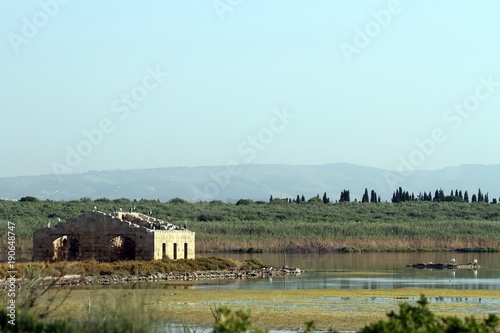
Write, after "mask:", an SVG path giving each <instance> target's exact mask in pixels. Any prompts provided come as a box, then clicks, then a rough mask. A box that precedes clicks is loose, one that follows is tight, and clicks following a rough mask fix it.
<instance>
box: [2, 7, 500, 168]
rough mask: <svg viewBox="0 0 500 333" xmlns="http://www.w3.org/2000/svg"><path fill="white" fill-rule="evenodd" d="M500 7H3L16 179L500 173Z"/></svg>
mask: <svg viewBox="0 0 500 333" xmlns="http://www.w3.org/2000/svg"><path fill="white" fill-rule="evenodd" d="M499 10H500V3H499V2H496V1H493V0H490V1H483V2H481V3H469V2H460V3H459V5H457V3H456V1H453V2H452V1H451V0H446V1H441V2H438V3H435V2H418V3H414V2H407V1H395V0H389V1H379V0H376V1H372V0H370V1H368V0H362V1H361V0H360V1H348V0H342V1H326V0H324V1H315V2H310V1H305V0H302V1H299V0H297V1H284V0H278V1H273V2H264V1H262V0H261V1H253V2H247V1H227V0H213V1H205V2H179V1H159V0H153V1H148V2H139V1H126V2H122V1H118V0H112V1H107V2H104V3H96V2H77V1H68V0H39V1H30V2H19V1H16V0H6V1H2V2H1V3H0V22H2V24H0V35H1V36H3V38H1V39H0V57H1V59H2V61H0V71H1V72H2V75H1V76H0V101H1V103H0V114H1V118H0V119H1V120H2V124H3V125H4V126H3V128H2V132H1V134H0V140H1V144H0V154H1V156H2V162H1V163H0V177H2V178H5V177H15V176H36V175H47V174H54V173H55V174H66V173H71V174H74V173H81V172H87V171H90V170H96V171H105V170H115V169H123V170H133V169H151V168H162V167H182V166H186V167H197V166H231V165H244V164H285V165H324V164H336V163H350V164H354V165H360V166H367V167H375V168H381V169H384V170H395V171H404V170H407V169H413V170H437V169H443V168H446V167H453V166H459V165H464V164H482V165H500V154H498V151H500V142H498V140H495V139H496V137H495V135H496V133H497V132H498V130H497V127H498V123H499V121H500V114H499V113H498V106H499V105H500V72H499V69H498V59H500V43H498V40H499V37H500V22H499V21H498V19H497V17H496V14H497V13H498V12H499Z"/></svg>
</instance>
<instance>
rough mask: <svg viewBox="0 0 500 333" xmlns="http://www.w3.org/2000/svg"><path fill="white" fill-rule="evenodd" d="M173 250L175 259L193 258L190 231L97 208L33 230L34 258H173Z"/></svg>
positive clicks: (41, 259) (192, 241)
mask: <svg viewBox="0 0 500 333" xmlns="http://www.w3.org/2000/svg"><path fill="white" fill-rule="evenodd" d="M120 217H121V216H120ZM163 244H165V249H164V248H163V247H164V245H163ZM174 244H177V245H176V246H175V248H176V250H177V253H175V251H174ZM185 244H187V245H185ZM185 249H187V252H186V253H185ZM163 250H165V251H163ZM175 254H177V255H176V257H177V259H182V258H189V259H194V233H193V232H191V231H187V230H175V231H166V230H151V229H148V228H145V227H143V226H140V225H139V224H136V223H133V222H130V221H126V220H122V219H121V218H119V217H118V215H117V216H116V217H115V216H111V215H107V214H104V213H101V212H91V213H87V214H84V215H81V216H79V217H77V218H74V219H71V220H68V221H67V222H63V223H59V224H57V225H55V226H53V227H51V228H44V229H41V230H38V231H36V232H35V233H34V234H33V260H35V261H47V260H48V261H52V260H85V259H96V260H99V261H110V260H127V259H135V260H153V259H161V258H163V257H165V256H167V257H169V258H171V259H174V257H175Z"/></svg>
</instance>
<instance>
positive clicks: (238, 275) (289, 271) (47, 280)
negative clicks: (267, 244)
mask: <svg viewBox="0 0 500 333" xmlns="http://www.w3.org/2000/svg"><path fill="white" fill-rule="evenodd" d="M303 272H304V271H302V270H301V269H299V268H295V267H294V268H289V267H286V266H285V267H283V268H281V269H277V268H273V267H264V268H260V269H251V270H231V271H197V272H170V273H153V274H147V275H120V274H110V275H101V276H84V275H65V276H62V277H44V278H42V284H43V285H50V284H53V286H57V287H65V286H71V287H76V286H85V285H117V284H127V283H138V282H162V281H201V280H223V279H225V280H228V279H252V278H268V277H284V276H292V275H294V276H296V275H300V274H302V273H303ZM24 282H27V281H25V280H24V279H17V280H16V283H18V284H19V285H21V286H22V285H23V284H24ZM7 283H8V281H7V280H4V281H3V283H2V285H4V284H7Z"/></svg>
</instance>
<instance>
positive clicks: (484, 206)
mask: <svg viewBox="0 0 500 333" xmlns="http://www.w3.org/2000/svg"><path fill="white" fill-rule="evenodd" d="M367 193H368V192H367ZM398 193H400V194H399V195H396V197H399V198H401V197H406V193H405V192H404V191H403V192H400V191H399V190H398ZM436 194H437V199H436V200H435V201H425V200H422V201H411V200H410V201H400V202H397V203H391V202H378V200H377V202H364V203H361V202H349V201H344V202H338V203H332V202H330V199H329V198H328V197H327V196H326V195H324V196H323V198H321V197H320V196H317V197H313V198H311V199H308V200H305V198H304V200H302V198H300V197H299V196H297V200H298V201H296V200H291V199H272V200H270V201H267V202H262V201H260V202H259V201H257V202H254V201H252V200H249V199H241V200H239V201H238V202H236V203H235V204H233V203H223V202H221V201H211V202H198V203H190V202H186V201H184V200H182V199H178V198H176V199H172V200H170V201H169V202H160V201H158V200H129V199H124V198H123V199H115V200H109V199H105V198H103V199H97V200H91V199H89V198H82V199H80V200H73V201H50V200H45V201H41V200H38V199H36V198H33V197H25V198H22V199H21V200H19V201H5V200H0V221H1V222H3V223H4V224H6V221H11V222H14V223H15V224H16V237H17V239H16V242H17V248H18V251H19V250H20V249H22V250H29V249H30V248H31V236H32V234H33V232H34V231H35V230H37V229H40V228H46V227H47V225H48V223H49V222H50V223H51V224H52V225H54V224H56V223H59V221H64V220H67V219H69V218H74V217H76V216H78V215H80V214H83V213H86V212H89V211H92V210H93V209H94V207H96V208H97V210H99V211H102V212H105V213H111V212H113V211H116V210H119V209H122V210H123V211H128V210H130V209H134V208H135V211H137V212H143V213H149V212H151V213H152V215H153V216H155V217H158V218H160V219H163V220H167V219H169V220H170V221H171V222H172V223H176V224H181V225H183V224H184V223H187V225H188V228H189V229H190V230H193V231H195V232H196V246H197V251H238V250H242V251H256V250H257V251H260V250H263V251H283V250H290V251H339V250H340V251H358V250H368V251H375V250H377V251H381V250H393V251H412V250H477V251H498V250H499V249H500V204H493V203H487V202H485V201H476V202H473V203H472V202H465V201H464V200H446V197H447V196H444V199H443V200H440V199H439V198H440V197H441V192H440V191H437V192H436ZM457 194H459V193H457ZM342 197H343V199H344V200H347V199H349V198H348V197H349V194H348V193H346V192H343V194H342ZM371 197H373V198H375V197H376V194H375V193H373V195H371ZM410 197H411V196H410ZM426 197H428V196H427V195H426ZM482 198H483V200H484V196H482ZM6 232H7V228H3V230H1V231H0V233H1V234H2V235H1V236H0V237H1V238H0V246H1V248H6V241H7V237H6V235H5V233H6Z"/></svg>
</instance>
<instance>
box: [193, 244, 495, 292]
mask: <svg viewBox="0 0 500 333" xmlns="http://www.w3.org/2000/svg"><path fill="white" fill-rule="evenodd" d="M217 256H220V257H226V258H234V259H237V260H245V259H251V258H252V257H256V258H258V259H259V260H261V261H262V262H264V263H266V264H269V265H273V266H275V267H280V265H283V264H284V263H285V256H284V254H282V253H272V254H217ZM452 257H453V258H455V259H456V262H457V263H461V264H462V263H463V264H465V263H470V262H472V261H473V260H474V259H477V260H478V262H479V264H480V265H481V268H480V269H478V270H468V269H459V270H440V269H416V268H409V267H406V265H407V264H413V263H420V262H431V261H432V262H434V263H448V262H449V261H450V258H452ZM499 258H500V254H498V253H449V252H443V253H441V252H440V253H435V252H432V253H348V254H313V253H308V254H293V253H288V254H287V255H286V264H287V265H288V266H290V267H299V268H301V269H303V270H305V271H306V273H305V274H303V275H300V276H297V277H286V278H272V279H267V278H266V279H252V280H238V281H225V282H224V283H222V284H220V283H219V282H217V283H216V284H214V283H213V282H208V283H200V284H199V285H198V287H199V288H214V287H219V288H220V287H223V288H228V289H399V288H429V289H500V279H499V277H500V260H498V259H499ZM280 263H281V264H280Z"/></svg>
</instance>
